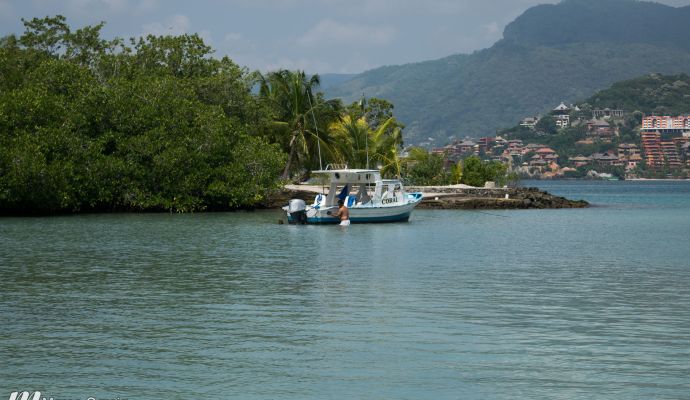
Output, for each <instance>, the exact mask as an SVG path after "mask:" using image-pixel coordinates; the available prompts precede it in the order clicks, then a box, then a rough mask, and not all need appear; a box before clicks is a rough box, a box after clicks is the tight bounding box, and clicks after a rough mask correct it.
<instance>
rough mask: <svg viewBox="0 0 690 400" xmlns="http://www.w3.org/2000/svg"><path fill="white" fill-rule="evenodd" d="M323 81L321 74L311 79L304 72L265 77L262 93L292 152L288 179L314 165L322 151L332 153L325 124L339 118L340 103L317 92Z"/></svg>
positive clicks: (280, 139) (276, 131)
mask: <svg viewBox="0 0 690 400" xmlns="http://www.w3.org/2000/svg"><path fill="white" fill-rule="evenodd" d="M319 84H320V79H319V76H318V75H313V76H311V77H310V78H307V76H306V74H305V73H304V72H303V71H294V72H293V71H288V70H280V71H276V72H271V73H269V74H268V75H267V76H265V77H262V79H261V87H260V91H259V95H260V97H261V98H262V99H263V100H265V101H266V102H267V103H268V106H269V107H270V108H271V109H272V110H273V113H274V116H273V117H274V121H273V123H272V125H271V126H272V130H273V133H274V136H275V138H276V141H278V142H279V143H280V144H281V146H283V149H284V150H285V152H287V153H288V159H287V162H286V164H285V168H284V170H283V178H284V179H287V178H288V177H289V176H290V173H291V172H293V171H294V170H298V169H301V168H303V167H313V166H314V164H315V161H316V159H317V158H318V159H320V157H321V156H322V155H321V154H320V151H321V150H324V151H325V152H327V153H331V152H332V151H331V149H330V144H329V141H328V140H326V139H327V137H326V136H324V132H325V129H323V127H324V126H326V125H327V123H328V122H329V121H330V120H333V119H335V118H336V116H337V115H338V110H339V104H340V103H339V102H338V101H334V100H330V101H326V100H324V99H323V97H322V95H321V94H320V93H319V94H317V95H315V94H314V91H315V90H316V89H317V88H318V86H319ZM319 125H321V129H319Z"/></svg>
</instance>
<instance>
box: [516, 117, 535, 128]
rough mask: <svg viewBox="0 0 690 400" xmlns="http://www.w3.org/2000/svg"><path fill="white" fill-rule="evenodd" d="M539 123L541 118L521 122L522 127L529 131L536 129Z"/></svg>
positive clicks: (524, 119) (528, 118)
mask: <svg viewBox="0 0 690 400" xmlns="http://www.w3.org/2000/svg"><path fill="white" fill-rule="evenodd" d="M537 122H539V117H527V118H523V119H522V121H520V126H522V127H525V128H529V129H534V127H535V126H536V125H537Z"/></svg>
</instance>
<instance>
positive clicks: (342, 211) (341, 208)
mask: <svg viewBox="0 0 690 400" xmlns="http://www.w3.org/2000/svg"><path fill="white" fill-rule="evenodd" d="M329 213H330V211H329ZM331 215H333V216H334V217H336V218H340V225H342V226H348V225H350V210H348V209H347V207H345V202H344V201H342V200H338V211H336V212H335V213H334V214H331Z"/></svg>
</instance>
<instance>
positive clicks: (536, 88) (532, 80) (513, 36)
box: [328, 0, 690, 144]
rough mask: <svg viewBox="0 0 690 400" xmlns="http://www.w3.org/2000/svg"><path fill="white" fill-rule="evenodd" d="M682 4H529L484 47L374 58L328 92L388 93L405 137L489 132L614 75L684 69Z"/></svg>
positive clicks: (688, 21)
mask: <svg viewBox="0 0 690 400" xmlns="http://www.w3.org/2000/svg"><path fill="white" fill-rule="evenodd" d="M689 10H690V8H688V7H685V8H680V9H678V8H671V7H668V6H665V5H661V4H655V3H645V2H637V1H631V0H601V1H599V0H597V1H593V0H566V1H563V2H561V3H559V4H556V5H543V6H537V7H534V8H532V9H530V10H528V11H527V12H525V13H524V14H523V15H522V16H520V17H519V18H517V19H516V20H515V21H514V22H513V23H511V24H510V25H509V26H508V27H506V30H505V33H504V39H503V40H501V41H499V42H498V43H496V44H495V45H494V46H492V47H491V48H489V49H486V50H482V51H478V52H475V53H473V54H470V55H454V56H450V57H446V58H443V59H440V60H435V61H428V62H422V63H413V64H407V65H402V66H388V67H382V68H377V69H374V70H371V71H367V72H365V73H363V74H360V75H358V76H356V77H354V78H352V79H350V80H349V81H347V82H345V83H343V84H341V85H339V86H337V87H335V88H333V89H329V90H328V94H329V95H331V96H338V97H343V98H346V99H355V98H357V97H358V96H359V95H360V94H361V93H366V94H367V95H369V96H376V97H382V98H386V99H389V100H391V101H392V102H394V103H395V105H396V112H397V116H398V118H399V119H400V121H401V122H403V123H404V124H405V125H406V126H407V130H406V140H407V142H408V143H414V144H418V143H421V142H424V141H426V140H427V139H426V138H427V137H433V138H436V143H446V142H449V141H451V139H452V138H453V137H455V138H461V137H464V136H466V135H472V136H488V135H492V134H494V133H495V131H496V129H499V128H503V127H508V126H512V125H514V124H515V123H517V122H518V121H519V120H520V119H521V118H523V117H526V116H530V115H536V114H543V113H544V112H546V111H548V110H550V109H551V108H553V107H555V106H556V105H557V104H558V103H559V102H560V101H563V100H566V101H575V100H577V99H583V98H586V97H588V96H591V95H592V93H594V92H595V91H597V90H599V89H602V88H604V87H607V86H608V85H610V84H612V83H613V82H617V81H620V80H623V79H630V78H633V77H636V76H641V75H644V74H648V73H651V72H658V73H665V74H677V73H681V72H685V73H687V72H690V45H689V44H688V43H689V42H688V40H687V38H688V37H690V34H689V33H688V29H690V28H688V27H690V12H689ZM632 27H634V28H632Z"/></svg>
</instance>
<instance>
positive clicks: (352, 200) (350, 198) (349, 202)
mask: <svg viewBox="0 0 690 400" xmlns="http://www.w3.org/2000/svg"><path fill="white" fill-rule="evenodd" d="M356 201H357V196H347V197H346V198H345V207H347V208H350V207H352V206H354V205H355V202H356Z"/></svg>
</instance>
